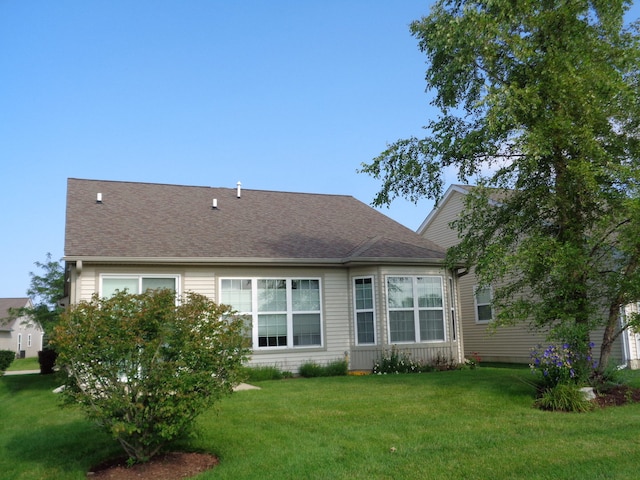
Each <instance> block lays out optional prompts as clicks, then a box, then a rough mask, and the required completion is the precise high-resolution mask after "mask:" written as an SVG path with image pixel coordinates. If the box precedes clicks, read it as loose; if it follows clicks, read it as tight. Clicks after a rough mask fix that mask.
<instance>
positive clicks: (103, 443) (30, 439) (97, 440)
mask: <svg viewBox="0 0 640 480" xmlns="http://www.w3.org/2000/svg"><path fill="white" fill-rule="evenodd" d="M119 451H120V450H119V447H118V445H117V444H115V443H114V442H113V440H111V439H110V438H109V437H108V436H107V435H106V434H105V433H103V432H102V431H101V430H99V429H98V428H97V427H96V426H93V425H92V424H91V423H90V422H88V421H85V420H82V419H76V420H71V421H66V422H64V423H57V424H55V425H54V424H50V425H42V424H40V425H37V426H35V427H33V428H30V429H22V430H20V431H19V432H17V433H14V434H13V435H12V436H10V437H9V438H8V439H7V441H6V443H5V452H6V455H7V456H8V457H9V458H12V459H14V461H15V462H17V463H20V464H22V465H23V466H24V468H26V470H29V469H30V468H34V469H35V470H37V468H35V467H36V466H37V467H41V468H44V469H46V470H51V471H69V472H73V471H75V472H86V471H88V469H89V468H90V467H91V466H92V465H95V464H96V463H99V462H100V461H102V460H104V459H105V458H109V457H112V456H116V455H117V454H118V453H119ZM29 465H32V467H29Z"/></svg>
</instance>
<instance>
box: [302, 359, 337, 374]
mask: <svg viewBox="0 0 640 480" xmlns="http://www.w3.org/2000/svg"><path fill="white" fill-rule="evenodd" d="M348 369H349V366H348V365H347V362H346V361H345V360H333V361H331V362H329V363H328V364H326V365H319V364H318V363H316V362H314V361H309V362H306V363H303V364H302V365H300V368H299V370H298V373H299V374H300V376H301V377H305V378H313V377H337V376H342V375H346V374H347V372H348Z"/></svg>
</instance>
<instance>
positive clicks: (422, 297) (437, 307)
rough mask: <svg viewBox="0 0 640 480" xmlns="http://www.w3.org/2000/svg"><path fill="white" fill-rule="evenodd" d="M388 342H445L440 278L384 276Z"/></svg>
mask: <svg viewBox="0 0 640 480" xmlns="http://www.w3.org/2000/svg"><path fill="white" fill-rule="evenodd" d="M387 299H388V300H387V302H388V303H387V307H388V310H389V340H390V341H391V342H392V343H396V342H399V343H400V342H431V341H444V308H443V292H442V279H441V278H440V277H387Z"/></svg>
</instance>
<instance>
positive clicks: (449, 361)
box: [429, 353, 460, 371]
mask: <svg viewBox="0 0 640 480" xmlns="http://www.w3.org/2000/svg"><path fill="white" fill-rule="evenodd" d="M429 365H431V366H432V367H433V369H434V370H439V371H445V370H457V369H458V368H459V367H460V365H458V363H457V362H456V361H455V360H454V359H453V358H451V357H447V356H445V355H443V354H441V353H438V354H437V355H436V356H435V357H434V358H433V359H432V360H431V361H430V362H429Z"/></svg>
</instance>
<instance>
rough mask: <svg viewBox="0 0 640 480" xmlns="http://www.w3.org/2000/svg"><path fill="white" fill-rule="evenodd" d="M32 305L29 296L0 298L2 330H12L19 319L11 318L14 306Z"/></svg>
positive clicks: (0, 326)
mask: <svg viewBox="0 0 640 480" xmlns="http://www.w3.org/2000/svg"><path fill="white" fill-rule="evenodd" d="M30 305H31V300H30V299H29V298H26V297H24V298H22V297H21V298H0V331H4V332H10V331H11V330H13V327H14V325H15V323H16V321H17V320H18V319H17V318H13V319H11V320H9V319H10V318H11V315H10V313H9V310H10V309H12V308H22V307H27V306H30Z"/></svg>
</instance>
